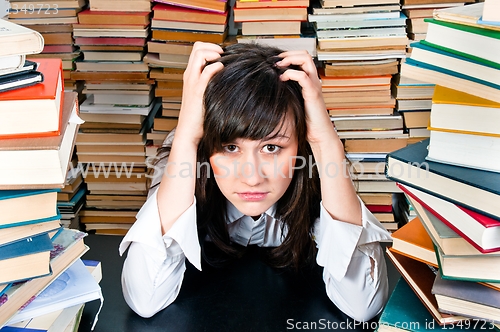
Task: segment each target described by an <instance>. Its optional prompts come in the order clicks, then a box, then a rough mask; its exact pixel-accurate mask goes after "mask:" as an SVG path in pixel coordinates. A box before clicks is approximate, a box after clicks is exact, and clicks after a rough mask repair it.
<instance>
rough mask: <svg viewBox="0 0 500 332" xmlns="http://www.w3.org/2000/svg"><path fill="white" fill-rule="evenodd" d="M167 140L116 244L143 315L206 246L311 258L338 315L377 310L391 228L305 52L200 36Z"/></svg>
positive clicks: (274, 259) (125, 282)
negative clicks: (353, 172)
mask: <svg viewBox="0 0 500 332" xmlns="http://www.w3.org/2000/svg"><path fill="white" fill-rule="evenodd" d="M169 138H170V139H172V138H173V141H172V142H171V146H169V148H168V150H169V154H168V161H167V160H166V159H164V160H163V161H164V162H163V168H162V169H158V170H157V171H158V172H157V174H159V173H162V172H163V175H162V178H161V183H160V184H159V186H156V187H154V189H153V190H152V191H151V192H150V197H149V198H148V200H147V202H146V203H145V204H144V206H143V207H142V209H141V210H140V212H139V213H138V214H137V221H136V222H135V224H134V225H133V227H132V228H131V229H130V231H129V232H128V234H127V235H126V236H125V238H124V239H123V242H122V243H121V246H120V253H121V254H123V252H124V251H125V250H126V249H127V248H129V251H128V256H127V259H126V260H125V263H124V266H123V272H122V287H123V294H124V297H125V300H126V301H127V303H128V305H129V306H130V307H131V308H132V310H134V311H135V312H136V313H138V314H139V315H141V316H143V317H150V316H152V315H154V314H155V313H157V312H158V311H160V310H162V309H164V308H165V307H167V306H168V305H169V304H171V303H172V302H173V301H174V300H175V299H176V297H177V295H178V293H179V290H180V287H181V284H182V280H183V275H184V271H185V263H186V258H187V260H189V262H190V263H191V264H193V265H194V266H195V267H196V268H198V269H199V270H201V260H202V257H203V259H206V260H207V261H209V262H214V261H215V259H214V258H213V256H212V255H211V254H208V252H211V251H209V250H205V246H209V245H207V243H209V244H210V246H212V247H216V248H218V250H219V251H220V252H222V253H224V255H226V256H227V257H238V256H240V255H241V253H242V252H243V251H244V249H245V247H247V246H249V245H257V246H260V247H269V251H268V252H269V263H270V264H272V265H273V266H277V267H294V268H300V267H301V266H303V265H305V264H308V263H311V262H313V263H315V262H317V264H319V265H320V266H323V267H324V273H323V279H324V281H325V286H326V292H327V295H328V297H329V298H330V299H331V300H332V302H333V303H334V304H335V305H337V306H338V307H339V308H340V309H341V310H342V311H343V312H345V313H346V314H347V315H349V316H350V317H352V318H354V319H356V320H360V321H366V320H369V319H371V318H372V317H374V316H375V315H376V314H377V313H379V312H380V310H381V309H382V307H383V305H384V304H385V301H386V299H387V292H388V282H387V272H386V266H385V261H384V256H383V252H382V250H381V247H380V245H379V243H378V242H379V241H381V240H385V239H390V235H389V234H388V233H387V231H385V229H384V228H383V226H382V225H381V224H380V223H379V222H378V221H377V220H376V218H375V217H374V216H373V215H372V214H371V213H370V212H369V211H368V210H367V209H366V207H365V206H364V205H363V203H362V202H361V200H360V199H359V198H358V196H357V195H356V192H355V188H354V186H353V183H352V181H351V179H350V177H349V175H348V172H347V173H346V172H345V169H346V161H345V155H344V149H343V145H342V143H341V141H340V140H339V138H338V136H337V133H336V131H335V128H334V126H333V125H332V123H331V121H330V119H329V116H328V113H327V111H326V108H325V104H324V101H323V98H322V94H321V82H320V80H319V78H318V74H317V71H316V66H315V64H314V61H313V59H312V58H311V56H310V55H309V54H308V53H307V52H305V51H304V52H299V51H293V52H292V51H291V52H282V51H280V50H277V49H274V48H269V47H263V46H257V45H245V44H236V45H232V46H228V47H226V49H225V50H223V49H222V48H221V47H220V46H218V45H214V44H207V43H196V44H195V45H194V47H193V50H192V53H191V56H190V59H189V63H188V66H187V69H186V71H185V73H184V87H183V96H182V106H181V112H180V115H179V122H178V126H177V128H176V130H175V135H170V137H169ZM169 145H170V144H169ZM218 257H220V255H218ZM244 286H245V285H242V287H244Z"/></svg>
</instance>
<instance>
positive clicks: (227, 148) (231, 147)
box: [224, 144, 238, 152]
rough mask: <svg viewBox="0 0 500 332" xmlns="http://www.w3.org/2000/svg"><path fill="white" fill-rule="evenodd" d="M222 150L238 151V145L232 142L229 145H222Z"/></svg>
mask: <svg viewBox="0 0 500 332" xmlns="http://www.w3.org/2000/svg"><path fill="white" fill-rule="evenodd" d="M224 151H226V152H236V151H238V147H237V146H236V145H234V144H229V145H226V146H224Z"/></svg>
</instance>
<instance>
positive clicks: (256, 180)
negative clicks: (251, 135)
mask: <svg viewBox="0 0 500 332" xmlns="http://www.w3.org/2000/svg"><path fill="white" fill-rule="evenodd" d="M269 137H272V138H264V139H263V140H262V141H254V140H249V139H241V138H240V139H237V140H235V141H234V142H227V143H225V144H224V145H223V151H222V152H219V153H216V154H214V155H213V156H212V157H210V165H211V167H212V169H213V172H214V175H215V181H216V182H217V185H218V186H219V188H220V190H221V192H222V194H223V195H224V196H225V197H226V198H227V199H228V200H229V201H230V202H231V203H232V204H233V205H234V206H235V207H236V208H237V209H238V210H239V211H240V212H241V213H243V214H245V215H248V216H258V215H260V214H262V213H264V212H265V211H266V210H267V209H269V208H270V207H271V206H272V205H273V204H274V203H276V202H277V201H278V200H279V199H280V198H281V196H283V194H284V193H285V191H286V190H287V188H288V186H289V185H290V182H291V181H292V177H293V167H294V165H295V161H296V156H297V149H298V140H297V137H296V134H295V128H294V122H293V121H291V120H290V116H287V118H286V119H285V122H284V124H283V126H282V128H281V130H280V131H279V132H278V134H277V135H274V133H272V134H271V135H270V136H269Z"/></svg>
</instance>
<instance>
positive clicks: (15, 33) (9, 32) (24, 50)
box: [0, 19, 55, 135]
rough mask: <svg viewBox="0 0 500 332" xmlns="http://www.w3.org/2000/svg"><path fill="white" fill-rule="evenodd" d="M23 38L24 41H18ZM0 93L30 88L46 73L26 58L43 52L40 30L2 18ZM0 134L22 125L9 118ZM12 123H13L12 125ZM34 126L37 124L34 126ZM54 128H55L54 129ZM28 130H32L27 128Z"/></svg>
mask: <svg viewBox="0 0 500 332" xmlns="http://www.w3.org/2000/svg"><path fill="white" fill-rule="evenodd" d="M19 38H22V39H23V40H22V41H19ZM0 42H1V43H2V44H3V45H7V44H8V45H9V46H10V47H3V48H2V49H1V50H0V92H4V91H9V90H15V89H18V88H20V87H27V86H31V85H34V84H37V83H39V82H41V81H43V75H41V74H40V72H37V67H38V65H37V64H36V63H34V62H31V61H26V55H33V54H36V53H40V52H41V51H42V49H43V45H44V40H43V37H42V35H41V34H40V33H38V32H37V31H35V30H32V29H29V28H26V27H23V26H22V25H18V24H16V23H12V22H9V21H7V20H3V19H2V20H0ZM0 126H1V127H0V135H4V134H9V133H16V132H18V131H19V130H20V128H19V124H16V123H15V121H13V119H11V118H7V119H6V120H5V121H3V122H2V124H1V125H0ZM11 126H14V127H13V128H12V127H11ZM31 127H32V129H34V128H33V127H34V126H31ZM52 129H54V130H55V128H52ZM26 130H29V129H28V128H26Z"/></svg>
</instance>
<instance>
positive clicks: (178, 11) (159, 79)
mask: <svg viewBox="0 0 500 332" xmlns="http://www.w3.org/2000/svg"><path fill="white" fill-rule="evenodd" d="M229 12H230V11H229V4H228V3H227V2H226V1H217V0H209V1H184V0H176V1H164V2H163V1H156V2H155V4H154V5H153V19H152V22H151V28H152V35H151V40H150V41H149V42H148V54H147V56H146V60H147V62H148V64H149V66H150V67H151V73H150V78H152V79H154V80H155V81H156V92H155V96H156V97H158V98H161V103H162V107H161V111H159V112H158V114H157V117H156V118H155V119H154V123H153V128H152V130H151V131H150V132H149V133H147V138H148V145H147V147H146V154H147V156H148V157H154V156H156V150H157V148H158V147H159V146H160V145H161V143H162V142H163V140H164V139H165V137H166V136H167V135H168V133H169V132H170V131H171V130H172V129H173V128H174V127H175V126H176V125H177V119H178V117H179V111H180V107H181V96H182V74H183V72H184V70H185V69H186V66H187V63H188V59H189V54H190V53H191V49H192V48H193V44H194V42H196V41H202V42H210V43H215V44H223V43H225V42H226V38H227V36H228V32H229V24H228V23H229Z"/></svg>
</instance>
